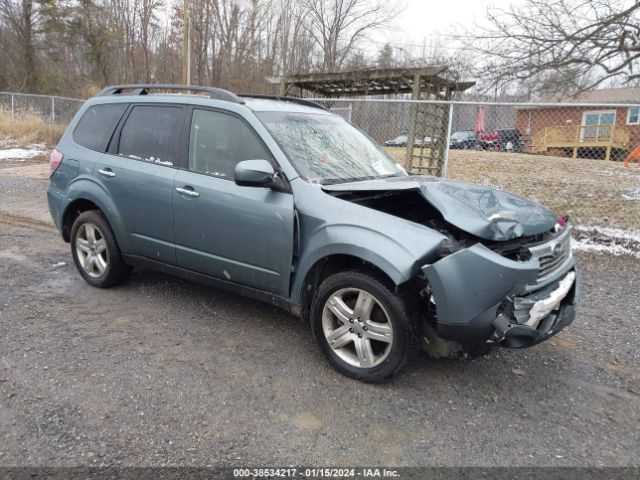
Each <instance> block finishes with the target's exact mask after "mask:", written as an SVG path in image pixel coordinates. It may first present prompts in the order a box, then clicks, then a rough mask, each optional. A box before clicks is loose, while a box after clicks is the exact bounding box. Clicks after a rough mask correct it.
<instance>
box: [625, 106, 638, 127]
mask: <svg viewBox="0 0 640 480" xmlns="http://www.w3.org/2000/svg"><path fill="white" fill-rule="evenodd" d="M627 125H640V106H635V107H629V113H627Z"/></svg>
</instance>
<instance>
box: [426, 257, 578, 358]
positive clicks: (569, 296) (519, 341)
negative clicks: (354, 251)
mask: <svg viewBox="0 0 640 480" xmlns="http://www.w3.org/2000/svg"><path fill="white" fill-rule="evenodd" d="M537 271H538V262H537V260H536V261H531V262H515V261H511V260H508V259H505V258H503V257H501V256H500V255H498V254H495V253H494V252H491V251H490V250H488V249H485V248H484V247H482V246H479V247H472V248H471V249H467V251H466V252H465V251H464V250H463V251H460V252H458V253H456V254H453V255H450V256H449V257H446V258H445V259H443V260H441V261H439V262H437V263H435V264H433V265H429V266H426V267H424V268H423V272H424V275H425V277H426V278H427V279H428V281H429V283H430V285H431V289H432V294H433V296H434V300H435V304H436V313H437V319H436V321H437V323H436V327H437V331H438V335H439V336H440V337H442V338H445V339H448V340H453V341H457V342H459V343H462V344H463V345H474V344H475V345H477V344H481V343H492V344H495V345H499V346H503V347H507V348H524V347H530V346H532V345H535V344H537V343H540V342H542V341H544V340H546V339H548V338H550V337H552V336H553V335H555V334H556V333H558V332H559V331H561V330H562V329H563V328H565V327H566V326H567V325H569V324H571V323H572V322H573V321H574V319H575V316H576V306H577V300H578V298H579V296H580V279H579V276H578V275H577V272H576V268H575V260H574V259H573V258H571V259H570V261H568V262H567V263H566V264H565V266H564V267H563V268H562V269H561V270H560V271H558V272H555V273H554V275H553V277H552V278H549V279H548V280H547V281H545V283H544V284H542V285H536V287H533V288H532V285H534V284H535V282H536V274H537ZM572 272H573V273H572ZM574 275H575V277H574V278H573V281H572V282H571V284H570V286H568V287H566V286H565V288H562V281H563V279H566V278H567V277H573V276H574ZM534 306H535V308H534Z"/></svg>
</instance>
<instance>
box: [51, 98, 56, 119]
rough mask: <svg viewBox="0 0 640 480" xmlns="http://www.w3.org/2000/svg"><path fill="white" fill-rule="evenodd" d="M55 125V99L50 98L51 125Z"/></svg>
mask: <svg viewBox="0 0 640 480" xmlns="http://www.w3.org/2000/svg"><path fill="white" fill-rule="evenodd" d="M54 123H56V99H55V97H51V125H53V124H54Z"/></svg>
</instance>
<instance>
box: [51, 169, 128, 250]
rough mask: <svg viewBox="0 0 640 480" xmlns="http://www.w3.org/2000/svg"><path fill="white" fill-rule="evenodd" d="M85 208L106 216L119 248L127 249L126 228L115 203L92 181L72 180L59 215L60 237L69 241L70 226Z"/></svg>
mask: <svg viewBox="0 0 640 480" xmlns="http://www.w3.org/2000/svg"><path fill="white" fill-rule="evenodd" d="M87 210H98V211H99V212H100V213H102V215H104V217H105V218H106V220H107V222H108V223H109V226H110V227H111V230H112V231H113V234H114V236H115V238H116V242H118V246H119V248H120V249H121V250H122V251H123V252H126V251H128V250H129V249H128V243H127V235H126V229H125V227H124V224H123V223H122V221H120V214H119V212H118V209H117V207H116V205H115V203H114V202H113V201H112V200H111V198H110V197H109V195H108V193H107V192H106V191H105V190H104V189H103V187H101V186H100V185H98V184H96V183H95V182H93V181H90V180H88V179H80V180H79V181H76V182H74V184H73V185H72V187H71V188H70V189H69V197H68V204H67V206H66V207H65V209H64V211H63V212H62V215H61V220H60V226H61V227H60V230H61V233H62V238H63V239H64V240H65V241H66V242H69V240H70V238H69V237H70V233H71V226H72V225H73V222H74V221H75V219H76V218H78V216H79V215H80V214H81V213H83V212H86V211H87Z"/></svg>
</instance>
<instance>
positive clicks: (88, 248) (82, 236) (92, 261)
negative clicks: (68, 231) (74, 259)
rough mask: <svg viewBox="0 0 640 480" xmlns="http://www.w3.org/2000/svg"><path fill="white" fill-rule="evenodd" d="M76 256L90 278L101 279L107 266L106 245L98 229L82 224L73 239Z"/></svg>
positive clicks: (88, 224) (89, 224) (91, 225)
mask: <svg viewBox="0 0 640 480" xmlns="http://www.w3.org/2000/svg"><path fill="white" fill-rule="evenodd" d="M75 247H76V254H77V256H78V261H79V263H80V265H81V266H82V268H83V270H84V271H85V272H86V273H87V274H88V275H90V276H91V277H94V278H97V277H101V276H102V275H103V274H104V272H105V270H106V269H107V266H108V265H109V255H108V253H107V243H106V241H105V239H104V236H103V235H102V232H101V231H100V229H98V227H96V226H95V225H93V224H91V223H84V224H82V225H81V226H80V228H79V229H78V232H77V233H76V239H75Z"/></svg>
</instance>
